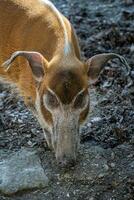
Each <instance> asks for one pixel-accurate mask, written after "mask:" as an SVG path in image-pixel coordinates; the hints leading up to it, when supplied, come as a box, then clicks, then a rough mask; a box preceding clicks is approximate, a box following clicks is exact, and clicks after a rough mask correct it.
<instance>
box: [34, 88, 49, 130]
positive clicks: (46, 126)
mask: <svg viewBox="0 0 134 200" xmlns="http://www.w3.org/2000/svg"><path fill="white" fill-rule="evenodd" d="M36 94H37V96H36V102H35V107H36V110H37V112H38V116H37V119H38V121H39V123H40V125H41V127H42V128H44V129H46V130H48V131H49V132H50V133H52V129H51V127H50V126H49V125H48V124H47V123H46V121H45V119H44V117H43V114H42V112H41V103H40V96H39V93H38V91H36Z"/></svg>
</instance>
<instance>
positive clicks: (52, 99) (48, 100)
mask: <svg viewBox="0 0 134 200" xmlns="http://www.w3.org/2000/svg"><path fill="white" fill-rule="evenodd" d="M44 104H45V106H46V107H47V108H48V109H50V110H51V109H55V108H57V107H58V106H59V101H58V99H57V97H56V95H55V94H54V93H52V92H50V91H47V93H46V94H45V95H44Z"/></svg>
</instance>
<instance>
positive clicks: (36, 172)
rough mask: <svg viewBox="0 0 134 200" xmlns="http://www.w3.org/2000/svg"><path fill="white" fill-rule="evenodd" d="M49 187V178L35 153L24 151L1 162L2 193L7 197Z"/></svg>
mask: <svg viewBox="0 0 134 200" xmlns="http://www.w3.org/2000/svg"><path fill="white" fill-rule="evenodd" d="M47 185H48V178H47V176H46V175H45V173H44V170H43V168H42V166H41V164H40V159H39V157H38V156H37V154H36V152H35V151H31V150H27V149H22V150H20V151H19V152H17V153H14V154H13V155H12V154H11V156H10V158H7V159H4V160H2V161H1V162H0V192H2V193H4V194H6V195H9V194H13V193H16V192H18V191H22V190H25V189H26V190H28V189H34V188H43V187H45V186H47Z"/></svg>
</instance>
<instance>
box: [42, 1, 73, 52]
mask: <svg viewBox="0 0 134 200" xmlns="http://www.w3.org/2000/svg"><path fill="white" fill-rule="evenodd" d="M40 1H41V2H42V3H43V4H46V5H47V6H49V7H50V8H51V9H52V10H53V12H54V13H55V14H56V15H57V17H58V19H59V21H60V23H61V26H62V28H63V30H64V39H65V46H64V53H65V54H66V55H67V54H68V53H69V52H70V50H71V46H70V44H69V41H68V34H67V30H66V26H65V23H64V21H63V19H62V16H61V14H60V12H59V11H58V9H57V8H56V7H55V6H54V4H53V3H52V2H50V1H49V0H40Z"/></svg>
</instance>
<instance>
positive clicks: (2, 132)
mask: <svg viewBox="0 0 134 200" xmlns="http://www.w3.org/2000/svg"><path fill="white" fill-rule="evenodd" d="M53 2H54V3H55V5H56V6H57V7H58V8H59V10H60V11H62V13H63V14H64V15H65V16H67V17H68V18H69V19H70V21H71V22H72V24H73V25H74V27H75V29H76V32H77V34H78V36H79V39H80V46H81V49H82V55H83V57H84V58H89V57H91V56H93V55H94V54H96V53H103V52H115V53H119V54H121V55H123V56H124V57H125V58H126V59H127V61H128V63H129V65H130V67H131V71H130V73H129V75H128V76H126V73H125V71H124V68H123V65H122V64H121V63H120V62H119V61H118V60H114V61H112V62H109V63H108V65H107V66H106V68H105V70H104V71H103V72H102V74H101V76H100V78H99V80H98V82H97V83H96V84H95V85H93V86H92V87H91V94H90V97H91V114H90V118H89V120H88V122H87V124H86V125H85V126H84V127H83V129H82V131H81V148H80V152H79V153H80V158H79V163H81V162H82V163H83V165H82V166H81V165H80V164H79V163H78V164H77V166H76V169H75V167H74V168H73V169H71V170H72V171H71V172H65V171H63V170H60V169H59V168H58V167H57V166H56V162H55V158H54V155H53V153H52V152H50V151H49V149H48V148H47V146H46V143H45V140H44V138H43V135H42V131H41V128H40V127H39V124H38V122H37V121H36V119H35V118H34V117H33V115H32V114H31V113H30V111H29V110H28V109H27V108H26V107H25V105H24V103H23V99H21V98H16V95H14V94H11V92H10V88H9V87H8V86H4V85H2V84H1V85H0V149H1V150H3V149H4V150H5V154H6V153H8V152H9V151H10V152H11V151H12V152H13V151H18V150H19V149H21V148H22V147H29V148H34V149H36V150H37V151H38V152H39V156H40V158H41V160H42V165H43V167H44V168H45V170H46V173H47V175H48V177H51V178H50V179H51V180H50V186H49V187H48V188H46V189H44V190H34V191H24V192H22V193H19V194H16V195H14V196H10V197H8V196H3V195H0V200H4V199H5V200H13V199H14V200H22V199H23V200H26V199H28V200H45V199H47V200H56V199H60V200H64V199H65V200H66V199H70V200H80V199H83V200H84V199H87V200H105V199H106V200H132V199H133V198H134V168H131V167H130V165H129V163H131V164H132V163H133V165H134V156H133V153H134V146H133V145H134V85H133V84H132V85H131V86H130V87H129V84H130V82H133V80H134V67H133V66H134V62H133V61H134V2H133V0H90V1H88V0H79V1H77V0H73V1H71V0H54V1H53ZM44 144H45V145H44ZM93 147H96V148H99V149H100V150H103V151H104V152H105V153H104V157H105V155H106V154H107V153H106V152H109V155H111V154H114V153H115V154H116V156H115V157H114V156H113V158H111V159H113V160H112V162H113V163H115V162H117V166H118V167H117V169H116V168H115V169H114V173H113V171H112V169H111V170H110V174H106V175H105V177H101V179H94V180H93V181H91V180H87V179H85V178H83V177H82V178H80V179H79V178H77V174H76V173H78V176H79V175H80V174H81V171H82V169H83V170H85V168H84V166H86V165H87V163H89V162H90V160H89V158H90V157H88V156H85V155H86V154H87V153H85V152H88V153H89V154H90V152H89V149H92V148H93ZM99 149H98V151H99ZM5 157H6V156H5ZM82 157H84V158H85V159H84V160H83V159H82ZM109 159H110V157H109ZM107 161H109V160H108V157H107ZM99 162H101V159H100V160H99V159H98V164H100V163H99ZM109 162H111V161H109ZM80 166H81V169H80ZM113 167H114V164H113ZM130 169H131V170H130ZM86 170H89V169H88V167H87V168H86ZM125 170H126V171H125ZM79 172H80V174H79ZM119 172H120V173H119ZM121 172H122V173H121ZM68 173H69V175H68ZM74 175H75V176H74ZM82 176H83V175H82ZM102 178H103V179H102ZM116 180H118V181H116ZM119 180H120V181H119ZM117 182H118V183H117Z"/></svg>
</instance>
